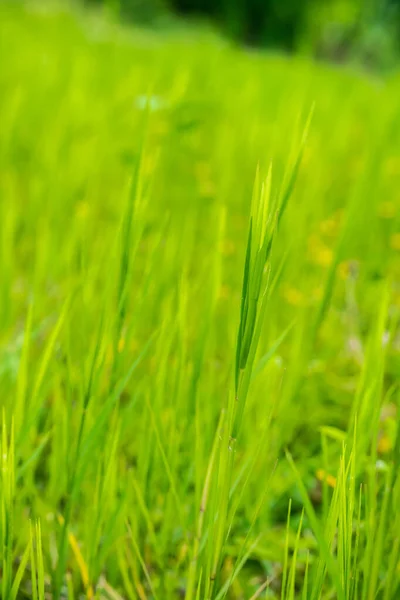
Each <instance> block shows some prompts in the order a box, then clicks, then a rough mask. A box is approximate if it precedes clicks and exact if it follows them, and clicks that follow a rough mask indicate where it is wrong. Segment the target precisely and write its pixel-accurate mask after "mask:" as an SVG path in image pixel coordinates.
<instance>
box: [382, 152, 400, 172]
mask: <svg viewBox="0 0 400 600" xmlns="http://www.w3.org/2000/svg"><path fill="white" fill-rule="evenodd" d="M385 173H386V175H400V156H390V157H389V158H388V159H387V161H386V162H385Z"/></svg>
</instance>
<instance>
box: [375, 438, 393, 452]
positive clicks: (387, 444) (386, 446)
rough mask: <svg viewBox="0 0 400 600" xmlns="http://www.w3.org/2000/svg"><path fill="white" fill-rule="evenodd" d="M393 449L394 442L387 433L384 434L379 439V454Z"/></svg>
mask: <svg viewBox="0 0 400 600" xmlns="http://www.w3.org/2000/svg"><path fill="white" fill-rule="evenodd" d="M391 449H392V442H391V441H390V439H389V437H388V436H387V435H382V437H381V438H380V439H379V440H378V446H377V450H378V452H379V454H387V453H388V452H390V451H391Z"/></svg>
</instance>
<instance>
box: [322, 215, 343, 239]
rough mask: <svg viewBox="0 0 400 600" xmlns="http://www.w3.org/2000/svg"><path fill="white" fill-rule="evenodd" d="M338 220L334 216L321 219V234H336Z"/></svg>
mask: <svg viewBox="0 0 400 600" xmlns="http://www.w3.org/2000/svg"><path fill="white" fill-rule="evenodd" d="M338 225H339V222H338V220H337V219H335V218H334V217H331V218H330V219H326V220H325V221H322V222H321V223H320V225H319V228H320V231H321V233H322V234H323V235H328V236H334V235H336V232H337V229H338Z"/></svg>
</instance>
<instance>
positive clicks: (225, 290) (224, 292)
mask: <svg viewBox="0 0 400 600" xmlns="http://www.w3.org/2000/svg"><path fill="white" fill-rule="evenodd" d="M230 295H231V290H230V288H229V286H227V285H221V287H220V288H219V294H218V298H219V299H220V300H226V299H227V298H229V296H230Z"/></svg>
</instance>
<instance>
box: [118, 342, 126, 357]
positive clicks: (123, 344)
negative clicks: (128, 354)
mask: <svg viewBox="0 0 400 600" xmlns="http://www.w3.org/2000/svg"><path fill="white" fill-rule="evenodd" d="M124 348H125V339H124V338H120V340H119V342H118V352H119V353H121V352H122V350H123V349H124Z"/></svg>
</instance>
